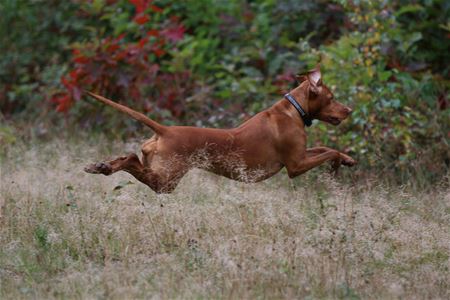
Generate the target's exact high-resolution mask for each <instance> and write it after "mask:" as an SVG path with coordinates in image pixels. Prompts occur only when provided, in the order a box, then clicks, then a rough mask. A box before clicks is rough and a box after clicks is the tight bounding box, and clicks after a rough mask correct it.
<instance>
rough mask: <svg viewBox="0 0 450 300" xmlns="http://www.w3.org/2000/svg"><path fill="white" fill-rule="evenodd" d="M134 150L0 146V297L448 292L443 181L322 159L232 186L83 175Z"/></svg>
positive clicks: (197, 175) (198, 179) (202, 178)
mask: <svg viewBox="0 0 450 300" xmlns="http://www.w3.org/2000/svg"><path fill="white" fill-rule="evenodd" d="M137 149H139V147H138V145H137V144H136V143H128V144H123V143H120V142H118V143H114V144H113V143H110V142H107V141H103V140H101V139H100V140H98V139H97V140H95V141H92V142H69V141H61V140H59V141H54V142H47V143H44V144H35V145H33V146H29V145H15V146H11V147H7V148H5V149H2V151H3V153H2V156H1V187H0V192H1V197H0V201H1V219H0V280H1V282H0V283H1V285H0V298H2V299H21V298H34V299H37V298H39V299H48V298H80V299H81V298H83V299H85V298H108V299H123V298H151V297H155V298H197V299H198V298H235V299H239V298H251V299H252V298H269V299H272V298H288V299H292V298H309V299H316V298H346V299H348V298H351V299H358V298H363V299H398V298H405V299H414V298H418V299H423V298H427V299H430V298H434V299H448V298H450V260H449V253H450V191H449V189H448V185H447V183H448V182H446V181H445V180H444V181H442V182H436V183H435V184H434V185H432V186H428V187H419V186H417V185H415V184H413V183H411V184H406V185H403V186H395V185H392V184H387V183H386V182H385V181H384V180H382V179H381V178H377V177H376V176H373V177H371V179H370V180H369V179H360V180H358V181H357V182H351V181H345V180H340V179H335V178H333V177H331V175H328V173H326V169H325V168H321V169H319V170H316V171H313V172H310V173H308V174H305V175H303V176H301V177H299V178H297V179H295V180H293V181H292V180H290V179H288V177H287V175H286V173H284V172H282V173H280V174H278V175H277V176H275V177H273V178H271V179H269V180H267V181H264V182H262V183H258V184H243V183H239V182H235V181H231V180H228V179H225V178H221V177H218V176H215V175H212V174H209V173H206V172H203V171H194V172H191V173H189V174H188V176H186V177H185V178H184V179H183V180H182V182H181V184H180V186H179V187H178V188H177V189H176V191H175V193H174V194H172V195H160V196H158V195H155V193H154V192H152V191H151V190H150V189H149V188H147V187H146V186H144V185H142V184H140V183H138V182H137V181H136V180H135V179H134V178H132V177H131V176H130V175H128V174H126V173H123V174H120V173H118V174H114V175H112V176H109V177H106V176H103V175H90V174H86V173H84V172H83V167H84V166H85V165H87V164H88V163H91V162H95V161H98V160H101V159H102V158H104V157H107V156H108V155H111V156H113V155H122V154H123V153H125V152H126V151H130V150H133V151H136V150H137ZM348 172H351V171H345V172H343V173H342V174H341V175H340V176H341V177H342V176H344V177H345V176H347V175H348V174H349V173H348ZM447 180H448V178H447Z"/></svg>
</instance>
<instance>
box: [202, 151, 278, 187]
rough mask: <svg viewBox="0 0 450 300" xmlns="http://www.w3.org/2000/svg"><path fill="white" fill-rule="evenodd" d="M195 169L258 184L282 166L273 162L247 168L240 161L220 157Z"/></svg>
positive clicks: (247, 166)
mask: <svg viewBox="0 0 450 300" xmlns="http://www.w3.org/2000/svg"><path fill="white" fill-rule="evenodd" d="M196 167H198V168H201V169H203V170H206V171H209V172H213V173H215V174H217V175H221V176H224V177H227V178H230V179H233V180H237V181H243V182H258V181H261V180H264V179H267V178H269V177H271V176H273V175H275V174H276V173H278V172H279V171H280V170H281V169H282V168H283V165H282V164H281V163H276V162H273V163H265V164H264V165H257V166H249V165H247V164H246V163H245V161H243V160H242V159H236V158H235V157H228V158H227V157H221V158H220V159H217V160H209V161H207V162H204V163H203V164H199V165H196Z"/></svg>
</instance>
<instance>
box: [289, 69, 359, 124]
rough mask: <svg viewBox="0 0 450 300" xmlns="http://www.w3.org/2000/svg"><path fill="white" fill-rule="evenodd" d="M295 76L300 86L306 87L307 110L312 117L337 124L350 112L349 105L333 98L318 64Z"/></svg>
mask: <svg viewBox="0 0 450 300" xmlns="http://www.w3.org/2000/svg"><path fill="white" fill-rule="evenodd" d="M296 78H297V81H298V82H299V84H300V88H303V89H306V93H305V95H306V97H307V99H308V100H307V101H308V112H309V114H310V115H311V117H312V118H314V119H319V120H321V121H324V122H327V123H330V124H333V125H339V123H341V122H342V121H343V120H345V119H346V118H347V117H348V116H349V115H350V114H351V113H352V109H351V108H350V107H348V106H345V105H344V104H342V103H340V102H338V101H336V99H334V95H333V93H332V92H331V91H330V89H329V88H328V87H327V86H326V85H325V84H324V83H323V81H322V74H321V73H320V66H319V65H317V66H316V68H314V69H313V70H311V71H309V72H308V73H306V74H302V75H297V77H296Z"/></svg>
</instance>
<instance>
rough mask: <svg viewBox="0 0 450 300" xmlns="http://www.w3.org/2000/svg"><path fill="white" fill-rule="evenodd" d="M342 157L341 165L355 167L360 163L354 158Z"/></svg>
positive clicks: (343, 155) (344, 155)
mask: <svg viewBox="0 0 450 300" xmlns="http://www.w3.org/2000/svg"><path fill="white" fill-rule="evenodd" d="M341 156H342V161H341V164H343V165H344V166H347V167H353V166H354V165H356V164H357V163H358V162H357V161H356V160H354V159H353V158H351V157H350V156H348V155H346V154H343V153H341Z"/></svg>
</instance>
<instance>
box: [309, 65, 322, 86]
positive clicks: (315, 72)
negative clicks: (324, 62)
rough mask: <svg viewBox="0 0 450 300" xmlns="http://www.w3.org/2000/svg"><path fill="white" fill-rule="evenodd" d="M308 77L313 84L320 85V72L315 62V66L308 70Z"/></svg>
mask: <svg viewBox="0 0 450 300" xmlns="http://www.w3.org/2000/svg"><path fill="white" fill-rule="evenodd" d="M308 79H309V82H311V84H312V85H313V86H316V87H318V86H321V85H322V73H320V65H319V64H317V66H316V67H315V68H314V69H312V70H311V71H309V72H308Z"/></svg>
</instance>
